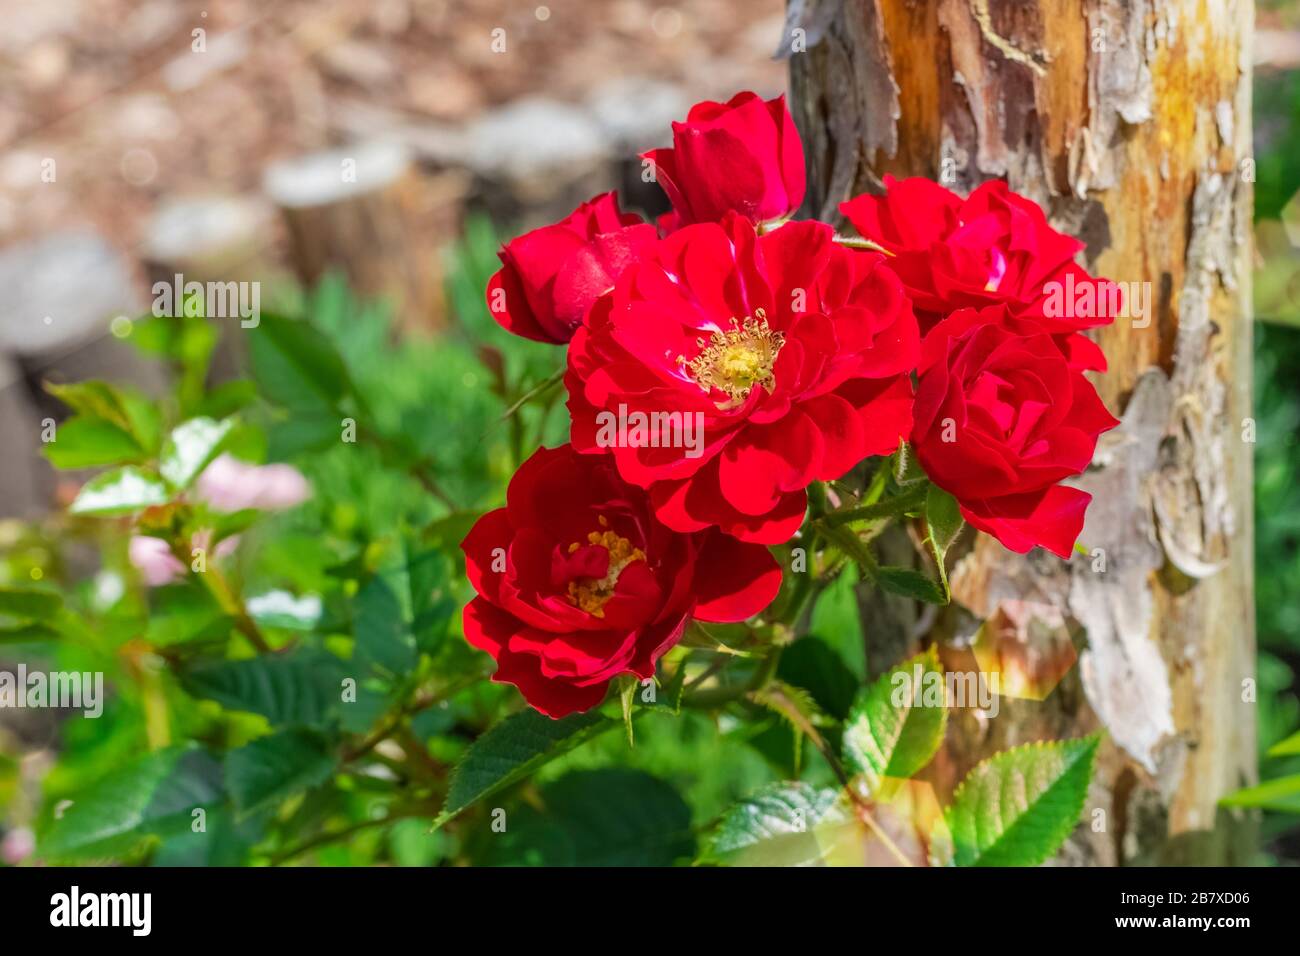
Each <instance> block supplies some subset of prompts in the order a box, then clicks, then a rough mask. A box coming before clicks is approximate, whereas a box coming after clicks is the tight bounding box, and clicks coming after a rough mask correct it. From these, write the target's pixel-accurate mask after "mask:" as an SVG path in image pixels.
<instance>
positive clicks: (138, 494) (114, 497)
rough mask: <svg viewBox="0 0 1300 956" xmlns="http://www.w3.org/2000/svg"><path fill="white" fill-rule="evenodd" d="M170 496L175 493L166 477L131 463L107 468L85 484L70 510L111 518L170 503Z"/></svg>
mask: <svg viewBox="0 0 1300 956" xmlns="http://www.w3.org/2000/svg"><path fill="white" fill-rule="evenodd" d="M170 499H171V493H170V492H169V491H168V490H167V485H166V484H164V483H163V481H162V479H160V478H158V477H157V476H155V475H152V474H150V473H149V472H147V471H144V470H142V469H140V468H135V467H132V466H129V465H128V466H127V467H125V468H118V469H116V470H114V471H106V472H104V474H102V475H98V476H97V477H95V478H92V479H91V480H90V481H88V482H86V483H85V484H84V485H82V486H81V491H79V492H78V493H77V497H76V499H75V500H74V501H73V502H72V505H71V507H69V508H68V511H69V512H71V513H72V514H74V515H99V516H101V517H108V516H113V515H125V514H131V513H132V512H136V511H143V510H144V509H145V508H150V507H152V506H154V505H162V504H166V503H167V502H168V501H169V500H170Z"/></svg>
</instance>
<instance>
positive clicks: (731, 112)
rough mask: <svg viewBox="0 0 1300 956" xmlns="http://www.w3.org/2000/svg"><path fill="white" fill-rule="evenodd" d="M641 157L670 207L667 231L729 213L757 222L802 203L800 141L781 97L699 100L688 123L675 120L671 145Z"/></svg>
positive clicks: (787, 212) (664, 223)
mask: <svg viewBox="0 0 1300 956" xmlns="http://www.w3.org/2000/svg"><path fill="white" fill-rule="evenodd" d="M642 158H643V159H647V160H649V161H650V162H651V163H652V164H653V166H654V170H655V178H656V180H657V181H658V183H659V185H660V186H662V187H663V190H664V192H665V193H667V195H668V200H669V202H671V203H672V204H673V211H672V212H671V213H668V214H667V215H665V216H663V217H662V218H660V220H659V225H660V227H661V228H662V229H663V231H664V232H666V233H667V232H673V231H675V230H677V229H679V228H681V227H682V226H688V225H690V224H692V223H698V222H718V221H719V220H721V219H722V217H723V216H725V215H726V214H727V213H728V212H735V213H739V214H740V215H742V216H744V217H745V218H747V219H749V220H750V221H751V222H754V223H761V222H767V221H769V220H773V219H781V218H784V217H786V216H788V215H790V214H791V213H792V212H794V211H795V210H796V209H798V208H799V204H800V203H802V202H803V194H804V185H805V179H804V176H805V174H804V159H803V144H802V143H801V142H800V141H799V131H798V130H797V129H795V125H794V119H793V118H792V117H791V116H790V111H789V110H788V109H786V106H785V97H784V96H778V97H777V98H776V99H773V100H767V101H766V102H765V101H764V100H763V99H762V98H761V97H759V96H758V95H757V94H755V93H737V94H736V95H735V96H733V97H732V98H731V100H730V101H729V102H727V103H713V102H708V101H706V102H703V103H697V104H695V106H693V107H691V111H690V113H688V114H687V116H686V122H684V123H673V145H672V148H671V149H654V150H651V151H650V152H648V153H644V154H642Z"/></svg>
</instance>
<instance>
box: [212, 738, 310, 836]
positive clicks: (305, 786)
mask: <svg viewBox="0 0 1300 956" xmlns="http://www.w3.org/2000/svg"><path fill="white" fill-rule="evenodd" d="M334 765H335V759H334V754H333V752H332V748H331V747H330V743H329V740H328V739H327V738H326V737H325V736H324V735H323V734H319V733H317V732H315V731H313V730H308V729H306V728H302V727H291V728H289V729H287V730H282V731H280V732H278V733H274V734H271V735H270V736H267V737H259V738H257V739H256V740H254V741H252V742H251V743H248V744H245V745H244V746H242V747H240V748H239V749H238V750H232V751H231V752H230V753H229V754H227V755H226V789H227V790H229V791H230V796H231V799H232V800H233V801H234V804H235V808H236V809H237V810H238V811H239V812H240V814H241V815H245V816H246V815H248V814H250V813H254V812H256V811H257V810H260V809H262V808H264V807H269V806H274V805H276V804H278V803H279V802H280V801H282V800H284V799H285V798H287V797H291V796H293V795H294V794H297V793H301V792H302V791H304V790H310V789H311V788H312V787H315V786H317V785H319V784H321V783H323V782H325V780H327V779H328V778H329V776H330V774H331V773H332V772H333V771H334Z"/></svg>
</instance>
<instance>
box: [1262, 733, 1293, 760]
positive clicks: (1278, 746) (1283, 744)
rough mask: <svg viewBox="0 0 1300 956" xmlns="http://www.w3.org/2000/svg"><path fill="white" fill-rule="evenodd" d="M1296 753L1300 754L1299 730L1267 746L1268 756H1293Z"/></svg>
mask: <svg viewBox="0 0 1300 956" xmlns="http://www.w3.org/2000/svg"><path fill="white" fill-rule="evenodd" d="M1296 754H1300V731H1297V732H1296V733H1294V734H1292V735H1291V736H1290V737H1287V738H1286V739H1285V740H1279V741H1278V742H1277V743H1275V744H1274V745H1273V746H1272V747H1269V748H1268V756H1270V757H1293V756H1295V755H1296Z"/></svg>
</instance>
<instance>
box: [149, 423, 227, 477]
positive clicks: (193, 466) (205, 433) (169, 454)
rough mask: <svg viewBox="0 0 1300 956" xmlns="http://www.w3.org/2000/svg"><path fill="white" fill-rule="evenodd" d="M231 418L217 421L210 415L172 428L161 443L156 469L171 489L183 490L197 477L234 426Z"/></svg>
mask: <svg viewBox="0 0 1300 956" xmlns="http://www.w3.org/2000/svg"><path fill="white" fill-rule="evenodd" d="M234 424H235V422H234V420H233V419H230V418H227V419H224V420H222V421H216V420H215V419H212V418H191V419H190V420H189V421H187V422H183V423H181V424H180V425H177V426H176V427H175V428H174V429H172V433H171V434H170V435H169V436H168V437H167V442H166V444H164V445H163V450H162V458H161V459H160V460H159V463H158V470H159V472H161V473H162V476H163V478H165V479H167V481H168V482H170V483H171V485H172V487H173V488H177V489H184V488H187V487H189V484H190V482H191V481H193V480H194V479H195V478H196V477H198V474H199V472H201V471H202V470H203V469H204V468H206V467H207V466H208V464H209V462H211V461H212V459H213V458H215V457H217V452H218V451H220V450H221V443H222V442H223V441H224V440H225V438H226V436H227V435H229V434H230V429H231V428H233V427H234Z"/></svg>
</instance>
